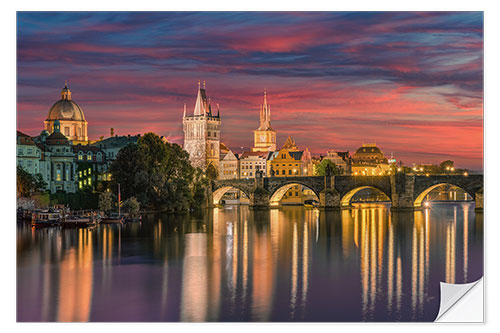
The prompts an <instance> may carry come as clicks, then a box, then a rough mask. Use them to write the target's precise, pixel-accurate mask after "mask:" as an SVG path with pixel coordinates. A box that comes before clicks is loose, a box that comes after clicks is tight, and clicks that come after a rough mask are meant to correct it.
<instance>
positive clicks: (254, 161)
mask: <svg viewBox="0 0 500 333" xmlns="http://www.w3.org/2000/svg"><path fill="white" fill-rule="evenodd" d="M272 154H273V152H266V151H247V152H244V153H243V154H241V156H240V178H247V179H250V178H255V173H256V172H257V171H262V172H263V176H264V177H267V176H268V174H267V161H268V159H269V158H270V156H272Z"/></svg>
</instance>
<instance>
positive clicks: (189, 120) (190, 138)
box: [182, 82, 221, 170]
mask: <svg viewBox="0 0 500 333" xmlns="http://www.w3.org/2000/svg"><path fill="white" fill-rule="evenodd" d="M220 124H221V120H220V114H219V110H217V115H214V114H213V113H212V107H211V105H210V100H209V99H208V98H207V95H206V91H205V83H203V89H202V88H201V87H200V83H199V82H198V95H197V97H196V103H195V106H194V113H193V115H187V114H186V105H184V115H183V117H182V125H183V130H184V146H183V148H184V150H186V151H187V152H188V153H189V160H190V161H191V164H192V165H193V166H194V167H198V168H202V169H203V170H205V169H206V168H207V167H208V166H209V165H210V164H212V165H213V166H214V167H215V168H216V169H217V170H219V159H220V151H219V150H220Z"/></svg>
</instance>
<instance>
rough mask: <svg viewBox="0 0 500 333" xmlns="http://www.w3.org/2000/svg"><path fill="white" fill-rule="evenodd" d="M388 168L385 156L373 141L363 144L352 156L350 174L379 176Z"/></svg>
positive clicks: (387, 170)
mask: <svg viewBox="0 0 500 333" xmlns="http://www.w3.org/2000/svg"><path fill="white" fill-rule="evenodd" d="M389 170H390V165H389V162H388V160H387V158H385V156H384V153H382V151H381V150H380V148H378V147H377V145H376V144H374V143H366V144H363V145H362V146H361V147H359V148H358V149H357V150H356V152H355V153H354V154H353V156H352V174H353V175H355V176H381V175H384V174H386V173H387V172H389Z"/></svg>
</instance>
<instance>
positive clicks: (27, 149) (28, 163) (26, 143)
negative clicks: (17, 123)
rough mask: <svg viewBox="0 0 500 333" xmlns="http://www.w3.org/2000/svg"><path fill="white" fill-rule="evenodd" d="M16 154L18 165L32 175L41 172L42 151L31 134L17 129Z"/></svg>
mask: <svg viewBox="0 0 500 333" xmlns="http://www.w3.org/2000/svg"><path fill="white" fill-rule="evenodd" d="M16 156H17V165H18V166H20V167H22V168H23V169H24V170H25V171H26V172H28V173H30V174H32V175H36V174H38V173H40V158H41V156H42V151H41V149H40V147H38V146H37V145H36V143H35V142H34V141H33V139H32V138H31V137H30V136H29V135H26V134H24V133H22V132H20V131H17V138H16Z"/></svg>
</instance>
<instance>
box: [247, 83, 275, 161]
mask: <svg viewBox="0 0 500 333" xmlns="http://www.w3.org/2000/svg"><path fill="white" fill-rule="evenodd" d="M253 136H254V145H253V148H252V151H275V150H276V131H275V130H274V129H273V128H272V127H271V106H270V105H269V104H267V93H266V92H265V91H264V104H262V105H261V106H260V126H259V128H257V129H256V130H255V131H253Z"/></svg>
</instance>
